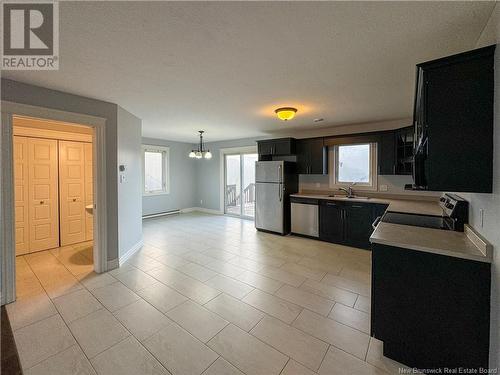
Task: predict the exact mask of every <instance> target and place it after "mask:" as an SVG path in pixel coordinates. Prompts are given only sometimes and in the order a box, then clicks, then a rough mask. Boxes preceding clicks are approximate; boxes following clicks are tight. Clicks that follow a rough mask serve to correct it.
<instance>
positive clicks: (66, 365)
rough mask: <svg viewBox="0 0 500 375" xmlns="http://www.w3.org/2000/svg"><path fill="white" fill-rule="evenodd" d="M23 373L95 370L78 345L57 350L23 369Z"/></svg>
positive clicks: (85, 374) (87, 374) (86, 373)
mask: <svg viewBox="0 0 500 375" xmlns="http://www.w3.org/2000/svg"><path fill="white" fill-rule="evenodd" d="M24 374H25V375H56V374H68V375H69V374H78V375H95V374H96V372H95V371H94V369H93V368H92V366H91V365H90V362H89V360H88V359H87V357H85V354H83V352H82V350H81V349H80V347H79V346H78V345H73V346H71V347H70V348H68V349H66V350H64V351H62V352H59V353H58V354H56V355H54V356H52V357H50V358H48V359H46V360H45V361H43V362H41V363H39V364H38V365H36V366H33V367H32V368H30V369H28V370H26V371H24Z"/></svg>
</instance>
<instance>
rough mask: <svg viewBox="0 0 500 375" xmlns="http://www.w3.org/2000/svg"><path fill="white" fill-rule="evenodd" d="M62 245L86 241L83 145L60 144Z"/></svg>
mask: <svg viewBox="0 0 500 375" xmlns="http://www.w3.org/2000/svg"><path fill="white" fill-rule="evenodd" d="M59 197H60V227H61V246H66V245H71V244H74V243H77V242H83V241H85V150H84V143H82V142H69V141H59Z"/></svg>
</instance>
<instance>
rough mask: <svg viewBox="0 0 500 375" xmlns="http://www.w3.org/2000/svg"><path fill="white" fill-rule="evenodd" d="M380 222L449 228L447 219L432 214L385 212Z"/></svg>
mask: <svg viewBox="0 0 500 375" xmlns="http://www.w3.org/2000/svg"><path fill="white" fill-rule="evenodd" d="M381 221H382V222H384V223H393V224H402V225H412V226H416V227H425V228H434V229H446V230H450V229H452V228H450V225H449V222H448V220H447V219H446V218H445V217H443V216H433V215H417V214H409V213H401V212H386V213H385V215H384V216H383V217H382V220H381Z"/></svg>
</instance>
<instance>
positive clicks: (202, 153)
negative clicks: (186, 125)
mask: <svg viewBox="0 0 500 375" xmlns="http://www.w3.org/2000/svg"><path fill="white" fill-rule="evenodd" d="M198 133H200V144H199V145H198V149H197V150H191V152H190V153H189V157H190V158H195V159H202V158H205V159H212V153H211V152H210V150H205V148H204V146H203V133H205V132H204V131H203V130H198Z"/></svg>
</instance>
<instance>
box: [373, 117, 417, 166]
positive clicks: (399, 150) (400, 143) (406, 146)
mask: <svg viewBox="0 0 500 375" xmlns="http://www.w3.org/2000/svg"><path fill="white" fill-rule="evenodd" d="M413 138H414V127H413V126H407V127H404V128H401V129H396V130H388V131H384V132H381V133H380V141H379V143H378V145H379V146H378V147H379V148H378V167H379V171H378V173H379V174H380V175H411V174H412V171H413V146H414V145H413Z"/></svg>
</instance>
